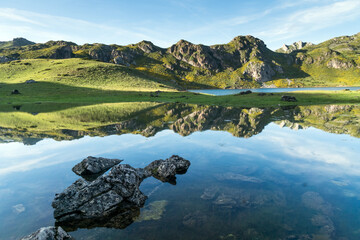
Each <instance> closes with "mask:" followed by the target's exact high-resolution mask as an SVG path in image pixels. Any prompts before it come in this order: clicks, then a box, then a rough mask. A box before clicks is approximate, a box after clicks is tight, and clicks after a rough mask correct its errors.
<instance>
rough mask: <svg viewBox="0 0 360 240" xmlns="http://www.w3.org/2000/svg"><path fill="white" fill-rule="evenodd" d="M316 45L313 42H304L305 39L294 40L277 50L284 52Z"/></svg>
mask: <svg viewBox="0 0 360 240" xmlns="http://www.w3.org/2000/svg"><path fill="white" fill-rule="evenodd" d="M311 45H314V44H312V43H311V42H303V41H297V42H294V43H293V44H291V45H286V44H284V45H283V46H282V47H281V48H280V49H278V50H276V51H277V52H283V53H291V52H294V51H296V50H300V49H303V48H304V47H307V46H311Z"/></svg>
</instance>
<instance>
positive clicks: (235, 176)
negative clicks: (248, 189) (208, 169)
mask: <svg viewBox="0 0 360 240" xmlns="http://www.w3.org/2000/svg"><path fill="white" fill-rule="evenodd" d="M216 178H217V179H218V180H239V181H242V182H252V183H262V182H264V181H263V180H261V179H259V178H256V177H251V176H245V175H242V174H238V173H232V172H228V173H224V174H218V175H217V176H216Z"/></svg>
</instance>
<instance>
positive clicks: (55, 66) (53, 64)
mask: <svg viewBox="0 0 360 240" xmlns="http://www.w3.org/2000/svg"><path fill="white" fill-rule="evenodd" d="M29 79H33V80H36V81H39V82H47V83H59V84H62V85H67V86H75V87H86V88H94V89H103V90H110V89H111V90H127V91H154V90H162V91H174V90H175V88H174V85H173V84H172V82H170V81H163V80H161V79H158V78H155V77H151V76H148V75H145V74H144V73H142V72H141V71H138V70H136V69H130V68H126V67H123V66H119V65H115V64H110V63H103V62H98V61H91V60H83V59H78V58H72V59H64V60H49V59H46V60H45V59H30V60H21V61H12V62H10V63H5V64H0V83H6V84H9V83H11V84H16V83H23V82H25V81H26V80H29Z"/></svg>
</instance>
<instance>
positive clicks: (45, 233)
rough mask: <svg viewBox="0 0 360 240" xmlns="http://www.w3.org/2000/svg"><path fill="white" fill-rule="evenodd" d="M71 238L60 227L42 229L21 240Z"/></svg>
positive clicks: (62, 239) (69, 239) (63, 239)
mask: <svg viewBox="0 0 360 240" xmlns="http://www.w3.org/2000/svg"><path fill="white" fill-rule="evenodd" d="M71 239H74V238H72V237H71V236H70V235H69V234H68V233H67V232H65V231H64V230H63V229H62V228H61V227H43V228H40V229H39V230H37V231H36V232H34V233H32V234H30V235H28V236H26V237H23V238H21V240H71Z"/></svg>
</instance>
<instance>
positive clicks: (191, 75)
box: [0, 33, 360, 88]
mask: <svg viewBox="0 0 360 240" xmlns="http://www.w3.org/2000/svg"><path fill="white" fill-rule="evenodd" d="M26 41H27V40H26ZM13 42H14V41H13ZM28 42H29V41H28ZM30 43H31V42H30ZM2 46H5V45H2ZM66 58H81V59H83V60H97V61H101V62H105V63H113V64H117V65H122V66H125V67H127V68H131V69H136V70H138V71H140V72H142V73H143V74H145V75H147V76H152V77H155V78H158V79H162V80H165V81H169V82H171V83H172V85H177V86H179V87H183V88H252V87H310V86H351V85H360V79H359V76H360V33H358V34H355V35H353V36H344V37H338V38H333V39H330V40H328V41H326V42H323V43H320V44H317V45H314V44H309V43H303V42H301V41H299V42H297V43H294V44H292V45H284V46H283V48H282V49H280V50H278V51H276V52H274V51H272V50H270V49H268V48H267V47H266V45H265V43H264V42H263V41H262V40H260V39H258V38H255V37H253V36H238V37H235V38H234V39H233V40H232V41H230V42H229V43H227V44H218V45H212V46H206V45H202V44H193V43H191V42H188V41H186V40H180V41H179V42H177V43H176V44H174V45H172V46H171V47H169V48H161V47H158V46H155V45H154V44H153V43H151V42H149V41H142V42H139V43H136V44H130V45H127V46H119V45H116V44H113V45H105V44H99V43H95V44H84V45H77V44H75V43H72V42H66V41H49V42H46V43H39V44H26V45H21V44H20V46H15V45H14V44H13V46H12V47H0V62H2V63H4V62H10V61H13V60H20V59H66Z"/></svg>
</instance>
